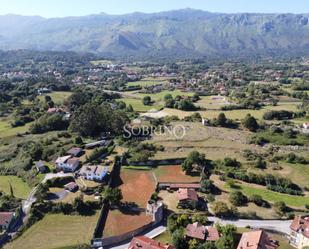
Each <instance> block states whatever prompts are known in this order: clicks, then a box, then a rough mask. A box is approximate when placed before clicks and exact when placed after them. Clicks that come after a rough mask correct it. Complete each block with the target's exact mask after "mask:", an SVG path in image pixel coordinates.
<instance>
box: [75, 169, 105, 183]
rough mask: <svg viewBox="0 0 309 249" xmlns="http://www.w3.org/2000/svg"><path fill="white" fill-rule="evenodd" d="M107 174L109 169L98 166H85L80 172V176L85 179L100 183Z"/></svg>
mask: <svg viewBox="0 0 309 249" xmlns="http://www.w3.org/2000/svg"><path fill="white" fill-rule="evenodd" d="M107 173H108V167H106V166H97V165H84V166H83V167H82V168H81V169H80V171H79V175H80V176H81V177H83V178H84V179H86V180H91V181H98V182H101V181H102V180H103V178H104V177H105V176H106V174H107Z"/></svg>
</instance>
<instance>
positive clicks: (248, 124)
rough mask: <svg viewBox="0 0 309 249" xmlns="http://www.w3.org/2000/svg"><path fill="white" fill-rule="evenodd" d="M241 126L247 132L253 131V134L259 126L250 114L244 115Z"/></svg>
mask: <svg viewBox="0 0 309 249" xmlns="http://www.w3.org/2000/svg"><path fill="white" fill-rule="evenodd" d="M242 124H243V126H244V127H245V128H247V129H248V130H249V131H253V132H255V131H256V130H257V129H258V128H259V125H258V123H257V121H256V119H255V117H253V116H251V115H250V114H247V115H246V117H245V119H244V120H243V122H242Z"/></svg>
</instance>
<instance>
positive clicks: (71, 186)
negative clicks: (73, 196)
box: [64, 182, 78, 192]
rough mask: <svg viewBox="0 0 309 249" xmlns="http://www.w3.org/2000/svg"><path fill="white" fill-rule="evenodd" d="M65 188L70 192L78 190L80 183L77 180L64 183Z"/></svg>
mask: <svg viewBox="0 0 309 249" xmlns="http://www.w3.org/2000/svg"><path fill="white" fill-rule="evenodd" d="M64 189H65V190H68V191H70V192H76V191H77V190H78V185H77V184H76V183H75V182H69V183H68V184H66V185H64Z"/></svg>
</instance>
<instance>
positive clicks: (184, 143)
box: [149, 122, 261, 160]
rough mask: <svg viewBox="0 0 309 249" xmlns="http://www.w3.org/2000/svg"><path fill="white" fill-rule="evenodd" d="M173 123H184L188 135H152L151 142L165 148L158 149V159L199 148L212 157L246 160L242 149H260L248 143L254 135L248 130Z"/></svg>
mask: <svg viewBox="0 0 309 249" xmlns="http://www.w3.org/2000/svg"><path fill="white" fill-rule="evenodd" d="M172 125H174V126H175V127H176V126H179V125H182V126H183V127H184V129H185V131H186V133H185V136H184V137H183V138H182V139H177V138H176V137H175V136H173V135H171V134H169V133H164V134H162V135H155V136H153V138H152V139H151V140H149V142H153V143H155V144H157V145H163V146H164V151H159V152H157V153H156V155H155V158H156V159H167V158H179V157H186V156H187V155H188V154H189V153H190V152H191V151H193V150H198V151H199V152H202V153H205V154H206V158H208V159H212V160H217V159H222V158H223V157H235V158H237V159H239V160H244V159H243V158H242V155H241V151H242V150H244V149H250V150H253V151H259V150H261V148H258V147H257V146H255V145H251V144H247V140H248V138H249V136H251V133H249V132H247V131H241V130H236V129H226V128H218V127H209V126H203V125H202V124H201V123H190V122H174V123H172Z"/></svg>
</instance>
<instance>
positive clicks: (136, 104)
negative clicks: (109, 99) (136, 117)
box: [120, 98, 163, 112]
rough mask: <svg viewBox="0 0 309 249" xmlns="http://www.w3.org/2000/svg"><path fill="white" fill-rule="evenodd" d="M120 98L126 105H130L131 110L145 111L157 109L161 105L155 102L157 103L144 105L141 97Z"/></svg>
mask: <svg viewBox="0 0 309 249" xmlns="http://www.w3.org/2000/svg"><path fill="white" fill-rule="evenodd" d="M120 100H121V101H123V102H125V103H126V105H127V106H128V105H132V107H133V110H134V111H137V112H147V111H149V110H151V109H156V110H159V109H161V108H162V107H163V105H161V104H157V103H154V104H153V105H144V104H143V103H142V99H130V98H125V99H120Z"/></svg>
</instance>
